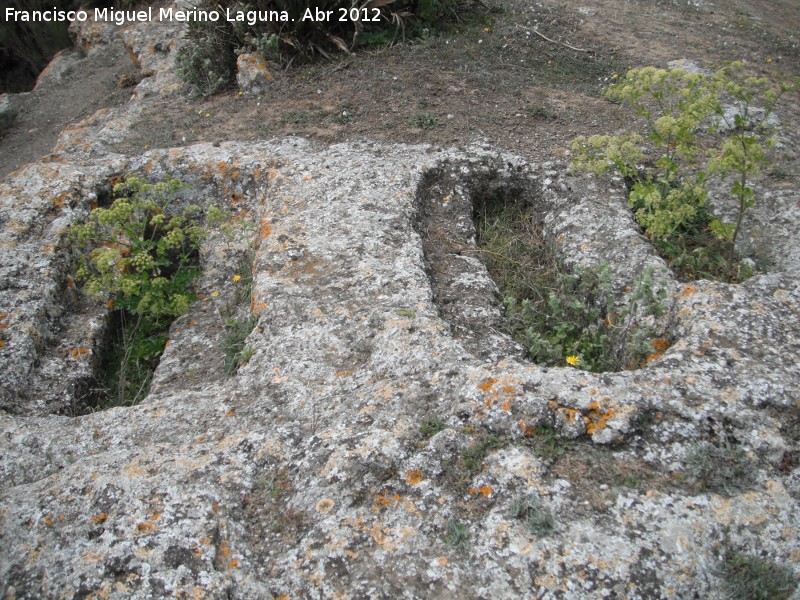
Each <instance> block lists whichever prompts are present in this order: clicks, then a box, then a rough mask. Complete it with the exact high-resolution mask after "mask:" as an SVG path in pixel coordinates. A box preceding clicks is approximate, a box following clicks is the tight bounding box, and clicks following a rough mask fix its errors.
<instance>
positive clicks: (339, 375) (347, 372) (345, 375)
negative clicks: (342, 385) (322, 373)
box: [336, 369, 353, 377]
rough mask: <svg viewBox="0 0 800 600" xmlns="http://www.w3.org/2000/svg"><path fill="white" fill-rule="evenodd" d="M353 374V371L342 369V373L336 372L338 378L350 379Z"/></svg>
mask: <svg viewBox="0 0 800 600" xmlns="http://www.w3.org/2000/svg"><path fill="white" fill-rule="evenodd" d="M352 374H353V369H342V370H341V371H336V376H337V377H350V376H351V375H352Z"/></svg>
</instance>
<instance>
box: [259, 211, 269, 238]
mask: <svg viewBox="0 0 800 600" xmlns="http://www.w3.org/2000/svg"><path fill="white" fill-rule="evenodd" d="M270 233H272V225H271V224H270V222H269V220H268V219H267V218H266V217H265V218H263V219H261V227H260V229H259V239H261V240H263V239H265V238H267V237H268V236H269V234H270Z"/></svg>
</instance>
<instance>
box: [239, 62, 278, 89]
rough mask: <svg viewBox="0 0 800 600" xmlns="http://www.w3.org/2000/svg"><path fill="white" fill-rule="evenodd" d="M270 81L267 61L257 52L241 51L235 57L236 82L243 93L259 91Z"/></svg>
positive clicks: (270, 76)
mask: <svg viewBox="0 0 800 600" xmlns="http://www.w3.org/2000/svg"><path fill="white" fill-rule="evenodd" d="M270 81H272V73H270V71H269V63H268V62H267V61H266V60H264V58H262V56H261V55H260V54H259V53H258V52H243V53H242V54H240V55H239V57H238V58H237V59H236V83H237V85H238V86H239V89H240V90H241V91H243V92H244V93H245V94H259V93H261V92H262V91H263V90H264V89H265V88H266V86H268V85H269V82H270Z"/></svg>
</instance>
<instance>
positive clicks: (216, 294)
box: [211, 290, 219, 298]
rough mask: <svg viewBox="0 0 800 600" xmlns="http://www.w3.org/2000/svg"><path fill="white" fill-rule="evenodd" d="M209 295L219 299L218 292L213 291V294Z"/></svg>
mask: <svg viewBox="0 0 800 600" xmlns="http://www.w3.org/2000/svg"><path fill="white" fill-rule="evenodd" d="M211 295H212V296H214V298H218V297H219V292H218V291H216V290H214V291H213V292H211Z"/></svg>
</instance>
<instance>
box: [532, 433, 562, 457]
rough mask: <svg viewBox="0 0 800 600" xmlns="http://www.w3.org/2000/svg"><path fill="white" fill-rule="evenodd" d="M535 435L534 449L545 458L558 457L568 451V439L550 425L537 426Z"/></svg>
mask: <svg viewBox="0 0 800 600" xmlns="http://www.w3.org/2000/svg"><path fill="white" fill-rule="evenodd" d="M534 436H535V437H534V439H535V445H534V451H535V452H536V454H537V455H539V456H540V457H541V458H543V459H545V460H550V459H556V458H558V457H560V456H563V455H564V453H566V451H567V446H568V441H567V440H565V439H564V438H562V437H561V436H560V435H558V431H556V429H555V428H553V427H551V426H549V425H544V426H539V427H536V432H535V434H534Z"/></svg>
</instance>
